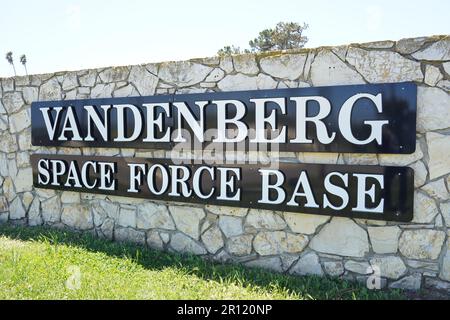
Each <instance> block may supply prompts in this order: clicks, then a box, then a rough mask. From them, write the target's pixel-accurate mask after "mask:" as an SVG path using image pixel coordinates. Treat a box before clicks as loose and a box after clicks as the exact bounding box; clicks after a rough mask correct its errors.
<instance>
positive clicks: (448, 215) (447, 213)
mask: <svg viewBox="0 0 450 320" xmlns="http://www.w3.org/2000/svg"><path fill="white" fill-rule="evenodd" d="M440 207H441V213H442V217H443V218H444V221H445V225H446V226H447V227H450V202H443V203H441V204H440Z"/></svg>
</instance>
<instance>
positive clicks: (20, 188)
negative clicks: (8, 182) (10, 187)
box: [14, 167, 33, 192]
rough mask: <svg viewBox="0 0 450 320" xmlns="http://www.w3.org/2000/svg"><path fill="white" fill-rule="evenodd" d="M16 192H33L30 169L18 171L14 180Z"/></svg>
mask: <svg viewBox="0 0 450 320" xmlns="http://www.w3.org/2000/svg"><path fill="white" fill-rule="evenodd" d="M14 186H15V187H16V192H25V191H31V190H33V172H32V169H31V167H28V168H24V169H19V171H18V172H17V176H16V177H15V179H14Z"/></svg>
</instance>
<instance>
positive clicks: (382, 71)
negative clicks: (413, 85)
mask: <svg viewBox="0 0 450 320" xmlns="http://www.w3.org/2000/svg"><path fill="white" fill-rule="evenodd" d="M346 60H347V61H348V63H350V64H351V65H353V66H354V67H355V68H356V70H357V71H358V72H359V73H360V74H362V76H363V77H364V78H365V79H366V80H367V81H369V82H373V83H380V82H401V81H422V80H423V74H422V71H421V69H420V63H418V62H416V61H412V60H408V59H406V58H404V57H402V56H401V55H399V54H398V53H396V52H391V51H376V50H370V51H367V50H363V49H359V48H356V47H350V48H349V49H348V52H347V57H346Z"/></svg>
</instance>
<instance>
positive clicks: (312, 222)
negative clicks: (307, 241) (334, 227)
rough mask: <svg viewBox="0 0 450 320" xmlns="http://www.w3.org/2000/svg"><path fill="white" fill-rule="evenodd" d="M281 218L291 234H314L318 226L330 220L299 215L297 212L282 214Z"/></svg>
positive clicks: (310, 215)
mask: <svg viewBox="0 0 450 320" xmlns="http://www.w3.org/2000/svg"><path fill="white" fill-rule="evenodd" d="M283 216H284V220H286V222H287V224H288V226H289V228H290V229H291V230H292V232H296V233H304V234H313V233H315V232H316V230H317V228H318V227H319V226H321V225H322V224H324V223H326V222H328V221H329V220H330V217H329V216H320V215H313V214H301V213H297V212H295V213H294V212H284V213H283Z"/></svg>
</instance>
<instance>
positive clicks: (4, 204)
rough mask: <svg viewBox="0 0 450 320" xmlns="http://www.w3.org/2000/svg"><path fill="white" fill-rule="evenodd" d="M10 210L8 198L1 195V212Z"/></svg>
mask: <svg viewBox="0 0 450 320" xmlns="http://www.w3.org/2000/svg"><path fill="white" fill-rule="evenodd" d="M8 211H9V205H8V200H6V198H5V197H3V196H0V212H8Z"/></svg>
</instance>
